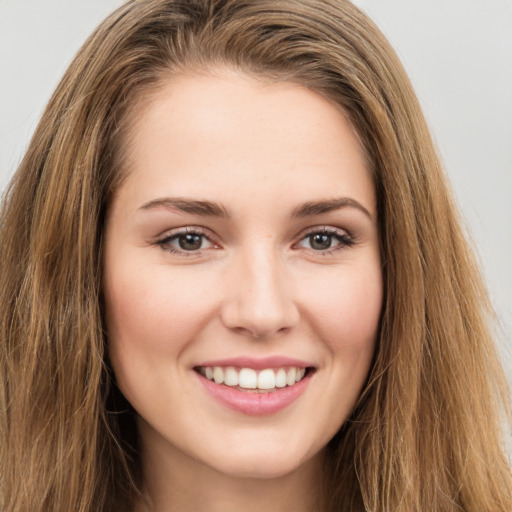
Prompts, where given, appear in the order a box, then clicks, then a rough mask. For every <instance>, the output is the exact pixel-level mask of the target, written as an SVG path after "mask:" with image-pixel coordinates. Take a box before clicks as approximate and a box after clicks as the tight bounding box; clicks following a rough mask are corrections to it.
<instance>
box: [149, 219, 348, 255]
mask: <svg viewBox="0 0 512 512" xmlns="http://www.w3.org/2000/svg"><path fill="white" fill-rule="evenodd" d="M186 235H197V236H200V237H202V238H203V239H206V240H208V241H209V242H210V243H211V244H213V245H214V246H215V245H217V244H216V242H215V241H214V240H213V237H212V236H211V235H210V234H209V233H207V232H206V231H205V230H204V229H202V228H199V227H187V228H183V229H180V230H179V231H176V232H174V233H171V234H167V235H166V236H165V237H163V238H161V239H160V240H157V241H156V242H155V245H157V246H159V247H160V248H161V249H162V250H164V251H167V252H169V253H171V254H177V255H179V256H183V257H190V256H197V255H199V254H201V252H202V251H203V250H206V249H197V250H190V251H187V250H185V249H176V248H174V247H172V246H171V245H170V243H171V242H173V241H175V240H178V239H179V238H181V237H184V236H186ZM314 235H324V236H329V237H332V238H334V239H336V240H337V241H338V244H337V245H335V246H334V247H329V248H328V249H323V250H315V249H311V248H309V249H308V248H306V250H307V251H310V252H313V253H315V255H321V256H328V255H331V254H332V253H334V252H337V251H340V250H342V249H345V248H348V247H352V246H353V245H354V243H355V240H354V238H353V237H352V236H351V235H349V234H348V233H347V232H346V231H344V230H340V229H337V228H333V227H327V226H324V227H318V228H312V229H310V230H309V231H307V232H306V233H304V234H303V235H302V236H301V238H300V240H299V241H298V242H296V243H295V244H294V245H293V247H296V246H297V245H299V244H300V243H301V242H303V241H304V240H306V239H307V238H309V237H312V236H314Z"/></svg>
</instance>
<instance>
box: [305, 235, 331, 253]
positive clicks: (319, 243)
mask: <svg viewBox="0 0 512 512" xmlns="http://www.w3.org/2000/svg"><path fill="white" fill-rule="evenodd" d="M310 242H311V247H312V248H313V249H317V250H320V251H321V250H325V249H329V247H330V246H331V235H324V234H321V233H317V234H316V235H312V236H311V237H310Z"/></svg>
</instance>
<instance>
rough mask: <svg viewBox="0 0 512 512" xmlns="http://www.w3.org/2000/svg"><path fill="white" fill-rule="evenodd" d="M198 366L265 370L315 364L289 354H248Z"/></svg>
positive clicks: (312, 365) (205, 362) (304, 366)
mask: <svg viewBox="0 0 512 512" xmlns="http://www.w3.org/2000/svg"><path fill="white" fill-rule="evenodd" d="M198 366H209V367H213V366H238V367H239V368H253V369H254V370H264V369H265V368H282V367H284V366H295V367H298V368H309V367H314V366H315V365H314V364H312V363H311V362H308V361H303V360H301V359H295V358H293V357H287V356H270V357H262V358H254V357H247V356H239V357H230V358H226V359H215V360H209V361H204V362H202V363H200V364H198V365H196V367H198Z"/></svg>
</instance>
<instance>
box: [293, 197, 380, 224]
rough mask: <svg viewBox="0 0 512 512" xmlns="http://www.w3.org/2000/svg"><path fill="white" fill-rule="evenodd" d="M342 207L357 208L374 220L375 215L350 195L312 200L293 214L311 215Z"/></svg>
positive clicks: (300, 215)
mask: <svg viewBox="0 0 512 512" xmlns="http://www.w3.org/2000/svg"><path fill="white" fill-rule="evenodd" d="M341 208H356V209H357V210H359V211H361V212H363V213H364V214H365V215H366V216H367V217H369V218H370V220H373V215H372V214H371V213H370V212H369V211H368V210H367V209H366V208H365V207H364V206H363V205H362V204H361V203H360V202H359V201H356V200H355V199H352V198H350V197H339V198H336V199H328V200H326V201H310V202H307V203H304V204H303V205H300V206H298V207H297V208H295V209H294V210H293V213H292V216H293V217H309V216H313V215H320V214H322V213H329V212H332V211H334V210H339V209H341Z"/></svg>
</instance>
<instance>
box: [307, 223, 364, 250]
mask: <svg viewBox="0 0 512 512" xmlns="http://www.w3.org/2000/svg"><path fill="white" fill-rule="evenodd" d="M353 244H354V241H353V240H352V238H351V237H350V235H349V234H348V233H346V232H345V231H342V230H339V229H336V228H322V229H317V230H315V231H310V232H309V233H307V235H306V236H305V237H304V238H302V239H301V240H300V242H299V243H298V244H297V246H298V247H300V248H304V249H309V250H312V251H315V252H324V253H328V252H333V251H336V250H338V249H343V248H344V247H350V246H351V245H353Z"/></svg>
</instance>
